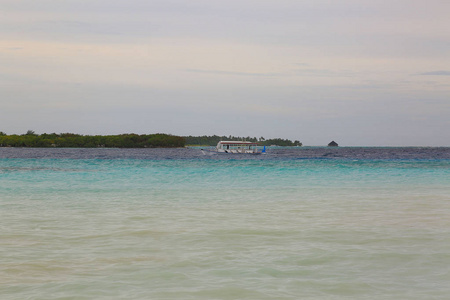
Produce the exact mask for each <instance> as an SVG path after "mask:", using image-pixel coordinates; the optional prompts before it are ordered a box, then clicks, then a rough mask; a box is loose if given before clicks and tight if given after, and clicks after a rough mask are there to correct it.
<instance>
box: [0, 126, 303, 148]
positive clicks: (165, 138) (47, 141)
mask: <svg viewBox="0 0 450 300" xmlns="http://www.w3.org/2000/svg"><path fill="white" fill-rule="evenodd" d="M227 140H228V141H230V140H232V141H248V142H253V143H258V145H259V146H297V147H299V146H302V143H301V142H300V141H298V140H295V141H291V140H289V139H282V138H272V139H265V138H264V137H260V138H256V137H249V136H248V137H236V136H231V135H230V136H218V135H212V136H206V135H204V136H192V135H190V136H176V135H171V134H165V133H156V134H135V133H124V134H118V135H82V134H76V133H43V134H37V133H35V132H34V131H33V130H28V131H27V132H26V133H25V134H20V135H19V134H12V135H8V134H6V133H4V132H2V131H0V147H34V148H50V147H56V148H182V147H185V146H186V145H188V146H215V145H217V143H218V142H219V141H227Z"/></svg>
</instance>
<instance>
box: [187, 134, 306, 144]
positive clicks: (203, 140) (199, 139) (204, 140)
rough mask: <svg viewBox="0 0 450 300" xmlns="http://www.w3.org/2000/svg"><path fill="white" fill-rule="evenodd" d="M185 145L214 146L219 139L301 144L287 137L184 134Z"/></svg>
mask: <svg viewBox="0 0 450 300" xmlns="http://www.w3.org/2000/svg"><path fill="white" fill-rule="evenodd" d="M184 139H185V140H186V145H201V146H215V145H217V143H218V142H219V141H248V142H254V143H258V145H261V146H271V145H276V146H302V143H300V141H291V140H288V139H280V138H276V139H267V140H266V139H265V138H264V137H260V138H256V137H249V136H248V137H238V136H231V135H230V136H217V135H212V136H206V135H203V136H191V135H190V136H185V137H184Z"/></svg>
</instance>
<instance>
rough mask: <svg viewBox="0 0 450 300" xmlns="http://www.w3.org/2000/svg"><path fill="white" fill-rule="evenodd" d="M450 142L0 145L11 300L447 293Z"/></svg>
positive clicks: (1, 263) (1, 253) (4, 286)
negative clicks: (207, 151) (204, 150)
mask: <svg viewBox="0 0 450 300" xmlns="http://www.w3.org/2000/svg"><path fill="white" fill-rule="evenodd" d="M448 195H450V149H449V148H336V149H330V148H313V147H311V148H287V149H278V148H277V149H269V151H268V154H267V155H259V156H245V155H241V156H232V155H216V156H203V155H202V154H201V151H199V149H25V148H24V149H15V148H14V149H11V148H0V226H1V231H0V283H1V285H0V295H1V299H123V298H128V299H349V298H352V299H447V298H448V295H449V294H450V285H449V284H448V283H449V282H450V269H449V267H448V261H450V197H449V196H448Z"/></svg>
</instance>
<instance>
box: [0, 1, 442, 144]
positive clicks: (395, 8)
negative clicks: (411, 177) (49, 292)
mask: <svg viewBox="0 0 450 300" xmlns="http://www.w3.org/2000/svg"><path fill="white" fill-rule="evenodd" d="M449 16H450V1H448V0H427V1H424V0H339V1H338V0H335V1H334V0H333V1H331V0H326V1H325V0H277V1H275V0H272V1H266V0H239V1H237V0H236V1H235V0H228V1H214V0H121V1H118V0H39V1H36V0H0V104H1V105H0V131H3V132H6V133H8V134H23V133H25V132H26V131H27V130H29V129H30V130H34V131H35V132H36V133H44V132H46V133H51V132H57V133H61V132H74V133H81V134H118V133H132V132H133V133H139V134H143V133H156V132H163V133H170V134H176V135H212V134H218V135H240V136H257V137H260V136H264V137H265V138H273V137H281V138H289V139H292V140H294V139H295V140H300V141H302V142H303V144H304V145H326V144H328V143H329V142H330V141H331V140H335V141H336V142H338V143H339V144H340V145H343V146H345V145H347V146H358V145H361V146H364V145H367V146H409V145H416V146H450V17H449Z"/></svg>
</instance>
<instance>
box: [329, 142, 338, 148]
mask: <svg viewBox="0 0 450 300" xmlns="http://www.w3.org/2000/svg"><path fill="white" fill-rule="evenodd" d="M338 146H339V145H338V143H336V142H335V141H331V142H330V143H329V144H328V147H338Z"/></svg>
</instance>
